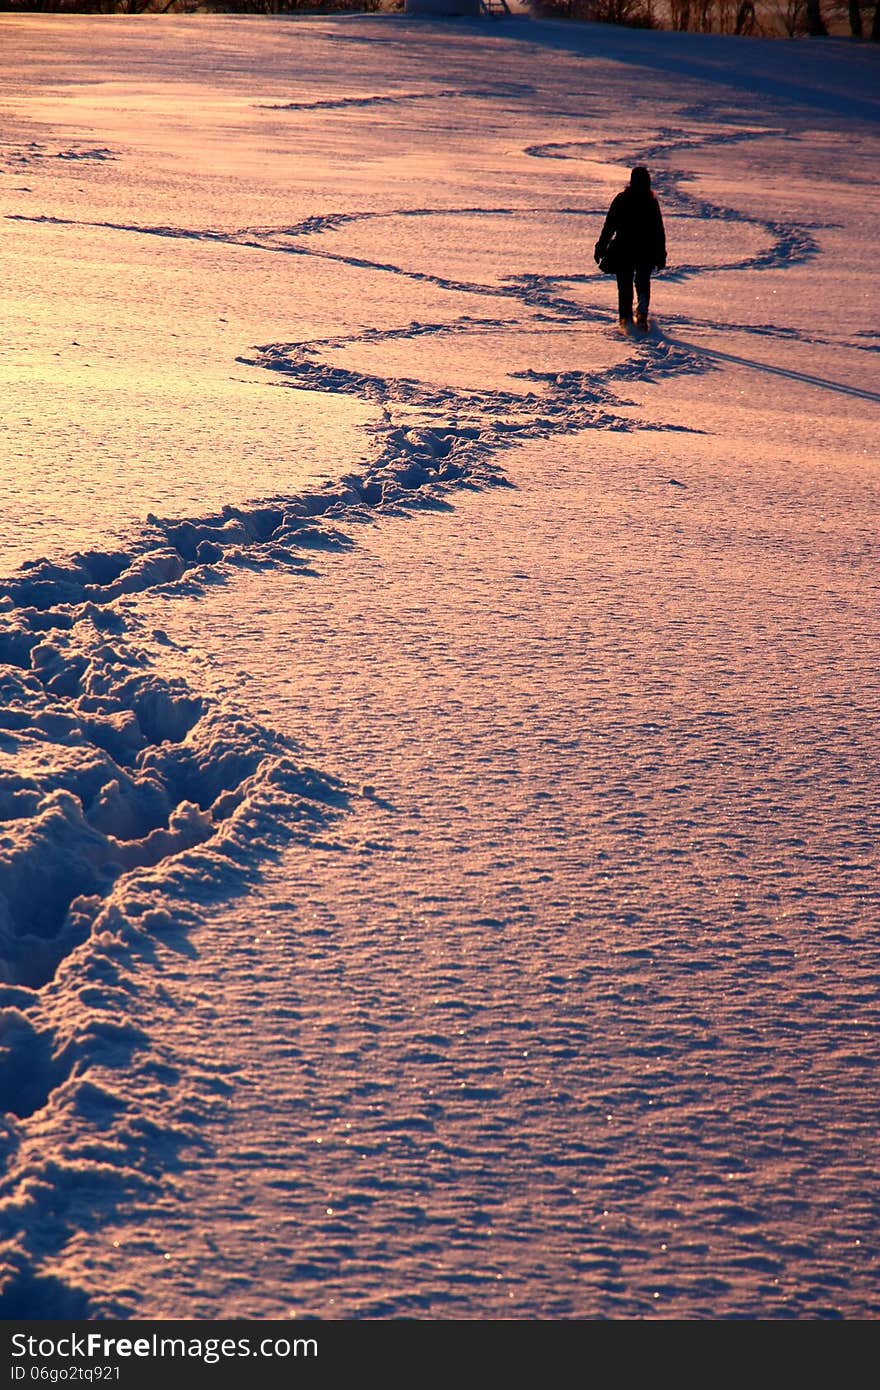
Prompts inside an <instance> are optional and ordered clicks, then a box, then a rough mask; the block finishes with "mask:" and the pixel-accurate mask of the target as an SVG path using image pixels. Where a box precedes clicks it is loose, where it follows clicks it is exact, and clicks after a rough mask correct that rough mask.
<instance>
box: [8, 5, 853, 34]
mask: <svg viewBox="0 0 880 1390" xmlns="http://www.w3.org/2000/svg"><path fill="white" fill-rule="evenodd" d="M527 3H528V5H529V8H530V9H531V11H532V13H533V14H535V15H536V16H538V17H541V18H545V19H566V20H572V21H575V22H577V21H580V22H581V23H593V24H616V25H623V26H625V27H628V28H636V29H664V30H672V31H674V32H679V33H685V32H690V33H702V34H734V35H741V36H746V37H748V36H752V37H763V38H800V37H803V36H809V37H813V38H827V37H844V36H849V37H851V38H854V39H867V40H871V41H873V42H875V43H876V42H880V0H527ZM405 4H406V0H0V13H7V14H8V13H13V12H15V13H28V12H31V13H34V14H128V15H135V14H153V15H155V14H255V15H281V14H342V13H348V14H376V13H378V12H384V13H394V12H400V11H403V10H404V9H405Z"/></svg>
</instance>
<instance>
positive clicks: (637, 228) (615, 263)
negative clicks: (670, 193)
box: [595, 164, 666, 329]
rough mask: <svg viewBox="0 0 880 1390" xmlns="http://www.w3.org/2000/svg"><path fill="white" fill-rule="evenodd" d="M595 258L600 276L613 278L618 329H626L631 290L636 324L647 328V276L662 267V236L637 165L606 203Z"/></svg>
mask: <svg viewBox="0 0 880 1390" xmlns="http://www.w3.org/2000/svg"><path fill="white" fill-rule="evenodd" d="M595 256H596V261H597V262H598V264H599V267H600V269H601V270H604V271H606V273H607V274H609V275H616V276H617V316H618V320H619V322H620V326H621V328H623V329H628V328H630V327H631V326H632V321H633V285H635V293H636V324H637V325H638V327H639V328H647V327H648V306H649V305H650V302H651V273H652V272H653V271H654V270H655V269H656V270H662V269H663V267H664V266H665V265H666V230H665V228H664V226H663V214H662V213H661V211H660V204H659V203H658V201H657V198H656V195H655V193H654V190H653V189H652V187H651V175H650V174H649V173H648V170H647V169H646V168H645V166H644V165H643V164H639V165H637V166H636V168H635V169H633V170H632V172H631V174H630V176H629V184H628V185H627V187H626V188H624V189H622V190H621V191H620V193H618V194H617V195H616V197H615V198H614V200H613V201H612V203H611V206H610V208H609V209H608V214H607V216H606V218H605V225H604V226H603V228H602V232H601V235H600V237H599V240H598V241H597V242H596V250H595Z"/></svg>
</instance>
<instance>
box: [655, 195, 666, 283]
mask: <svg viewBox="0 0 880 1390" xmlns="http://www.w3.org/2000/svg"><path fill="white" fill-rule="evenodd" d="M656 207H657V255H656V258H655V262H654V263H655V265H656V267H657V269H658V270H663V268H664V267H665V265H666V228H665V227H664V225H663V213H662V212H661V211H660V204H659V203H657V204H656Z"/></svg>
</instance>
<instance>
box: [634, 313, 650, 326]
mask: <svg viewBox="0 0 880 1390" xmlns="http://www.w3.org/2000/svg"><path fill="white" fill-rule="evenodd" d="M636 327H637V328H647V327H648V315H647V313H646V312H644V311H643V310H642V309H640V310H639V312H638V313H637V314H636Z"/></svg>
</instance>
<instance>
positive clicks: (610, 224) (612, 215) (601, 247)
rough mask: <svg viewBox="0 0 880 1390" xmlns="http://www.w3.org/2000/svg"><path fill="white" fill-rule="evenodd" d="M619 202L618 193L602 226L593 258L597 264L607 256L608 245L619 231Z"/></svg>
mask: <svg viewBox="0 0 880 1390" xmlns="http://www.w3.org/2000/svg"><path fill="white" fill-rule="evenodd" d="M619 202H620V194H619V193H618V195H617V197H616V198H614V200H613V201H612V203H611V206H610V208H609V209H608V212H607V214H606V216H605V221H604V223H603V225H602V230H601V232H600V233H599V240H598V241H597V242H596V246H595V249H594V251H593V256H594V259H595V260H596V263H597V264H598V262H599V261H601V259H602V257H603V256H604V255H605V252H606V251H607V249H608V243H609V241H610V240H611V238H612V237H613V236H614V233H615V232H616V231H617V214H618V205H619Z"/></svg>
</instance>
